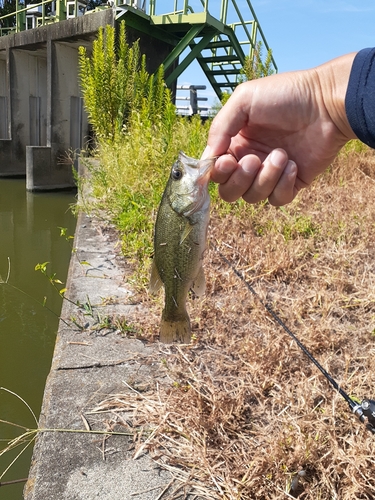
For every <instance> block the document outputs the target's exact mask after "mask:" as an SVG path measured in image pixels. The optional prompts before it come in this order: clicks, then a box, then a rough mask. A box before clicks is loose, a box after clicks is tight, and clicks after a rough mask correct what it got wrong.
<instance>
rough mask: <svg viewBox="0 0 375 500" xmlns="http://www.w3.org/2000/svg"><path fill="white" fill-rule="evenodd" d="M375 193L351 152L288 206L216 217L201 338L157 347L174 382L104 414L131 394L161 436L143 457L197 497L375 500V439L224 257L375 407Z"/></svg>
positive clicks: (153, 305) (374, 164)
mask: <svg viewBox="0 0 375 500" xmlns="http://www.w3.org/2000/svg"><path fill="white" fill-rule="evenodd" d="M374 193H375V155H374V153H373V152H372V151H365V152H361V153H356V152H349V153H347V154H342V155H341V156H340V158H339V159H338V160H337V161H336V163H335V164H334V165H333V169H332V171H331V172H327V173H326V174H324V175H323V176H321V178H320V179H318V180H317V181H316V182H315V184H314V186H313V187H312V188H311V189H309V190H307V191H304V192H302V193H301V194H300V197H299V198H298V200H296V201H295V202H294V203H293V204H291V205H290V206H288V207H286V208H285V209H283V210H280V209H276V208H273V207H271V206H269V205H260V206H257V207H247V208H243V207H242V208H241V207H236V206H233V207H232V211H231V212H230V213H227V214H226V215H225V214H224V215H223V214H222V213H223V211H221V215H218V214H219V210H217V209H215V208H214V209H213V210H212V222H211V229H210V232H209V240H210V245H209V249H208V251H207V254H206V257H205V269H206V277H207V285H208V287H207V288H208V289H207V293H206V296H205V297H204V298H203V299H196V300H191V301H190V314H191V319H192V325H193V331H194V333H195V336H196V338H195V340H194V342H193V343H192V344H191V345H186V346H185V345H184V346H163V345H160V354H159V356H158V361H159V362H160V364H161V366H162V369H163V370H164V371H165V373H166V375H167V377H168V380H169V383H167V384H165V385H164V386H156V387H155V388H154V389H153V390H152V391H150V392H149V393H145V394H142V395H140V394H136V393H134V394H133V395H132V396H125V395H122V396H118V397H113V398H111V399H108V400H107V401H103V403H102V404H101V405H100V408H101V409H110V408H116V409H121V408H123V409H125V408H127V407H128V405H129V398H133V399H134V401H136V405H135V407H136V409H134V408H133V410H132V414H133V418H134V422H135V424H137V425H150V426H151V427H152V428H153V432H152V434H151V436H149V437H148V439H147V441H146V442H143V443H142V444H139V446H140V447H142V448H141V449H140V452H141V451H142V450H144V449H147V450H149V452H150V453H151V455H152V456H153V457H154V458H155V460H157V461H158V462H160V463H162V464H164V466H165V467H172V470H174V471H175V473H176V474H178V475H179V478H180V480H181V481H182V482H185V483H186V485H189V488H190V491H191V492H194V493H195V494H196V495H198V497H199V498H209V499H228V500H229V499H230V500H240V499H241V500H248V499H259V500H269V499H285V498H295V497H298V498H300V499H304V500H307V499H309V500H318V499H323V500H328V499H340V500H355V499H358V500H359V499H374V498H375V476H374V474H373V470H374V466H375V460H374V458H373V457H374V455H375V437H374V436H373V435H371V434H370V433H369V432H368V431H367V430H366V428H365V427H364V426H363V425H362V424H360V423H359V422H358V421H357V420H356V418H355V417H354V416H353V415H351V413H350V411H349V408H348V405H347V403H346V402H345V401H343V400H342V398H341V397H340V396H339V395H337V394H336V393H335V392H334V391H333V389H332V388H331V386H330V385H329V384H328V382H327V381H326V380H325V379H324V377H323V376H322V375H321V374H320V372H318V370H317V369H316V367H315V366H314V365H313V364H312V363H311V362H310V361H309V360H308V359H307V358H306V356H305V355H304V354H303V353H302V352H301V351H300V350H299V349H298V347H297V346H296V344H295V343H294V342H292V341H291V339H290V338H289V337H288V336H287V334H286V333H285V332H284V331H283V330H281V328H280V327H279V326H278V325H276V324H275V323H274V321H273V319H272V318H271V317H270V316H269V314H268V313H267V312H266V311H265V309H264V307H263V306H262V305H261V304H260V303H259V301H257V300H256V299H255V298H254V297H253V296H252V295H251V294H250V293H249V291H248V290H247V289H246V287H245V286H244V284H243V283H242V282H241V281H240V280H239V279H238V277H237V276H236V275H235V274H234V273H233V271H232V270H231V269H229V268H228V266H227V264H226V263H225V262H223V260H222V259H221V258H220V256H219V255H218V253H217V251H216V247H218V248H220V250H221V251H222V252H223V253H224V254H225V255H226V257H227V258H228V259H229V260H230V261H232V262H233V263H235V265H236V267H237V268H238V270H240V271H242V273H244V275H245V276H246V278H247V279H248V280H249V281H250V282H251V283H252V284H253V286H254V288H255V289H256V291H257V293H258V294H259V296H260V297H261V298H262V300H264V301H265V302H267V303H269V304H271V305H272V307H273V309H274V310H276V311H277V312H278V313H279V314H280V316H281V317H282V318H283V320H284V321H285V322H286V323H287V325H288V326H289V328H290V329H291V330H292V331H293V332H294V333H295V334H296V335H297V336H298V337H299V339H300V340H301V341H302V342H303V343H304V344H305V345H306V347H307V348H308V349H309V350H310V351H311V353H312V354H313V355H314V356H315V357H316V358H317V359H318V360H319V362H320V363H321V364H322V365H323V367H324V368H325V369H326V370H327V371H328V372H329V373H330V374H331V375H332V376H333V377H334V378H335V379H336V380H337V382H339V383H340V384H341V385H342V387H343V388H344V390H345V391H346V392H348V393H349V394H350V395H351V396H355V397H358V398H359V399H362V398H363V397H368V398H373V397H374V396H375V393H374V389H373V385H374V377H375V356H374V354H375V336H374V332H375V293H374V282H375V261H374V257H375V255H374V253H375V252H374V241H375V201H374ZM227 211H228V210H227ZM147 300H149V301H150V302H149V306H150V314H149V316H148V317H147V318H143V319H140V318H137V323H138V327H139V328H140V329H142V332H143V335H146V336H148V337H149V338H152V336H156V335H157V330H158V323H159V319H160V312H161V304H162V302H161V301H162V299H161V298H160V299H158V300H157V301H156V302H155V301H154V302H151V299H147ZM133 403H134V402H133ZM302 470H303V471H305V472H306V474H305V475H304V476H297V473H298V471H302ZM297 477H298V478H300V479H299V482H297ZM292 482H293V488H292ZM189 498H190V497H189Z"/></svg>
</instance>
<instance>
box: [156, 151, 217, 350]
mask: <svg viewBox="0 0 375 500" xmlns="http://www.w3.org/2000/svg"><path fill="white" fill-rule="evenodd" d="M215 160H216V158H208V159H207V160H195V159H194V158H189V157H188V156H186V155H185V154H184V153H182V152H181V153H180V154H179V156H178V159H177V161H176V162H175V163H174V165H173V167H172V170H171V175H170V177H169V180H168V183H167V186H166V188H165V191H164V194H163V197H162V200H161V203H160V206H159V210H158V215H157V218H156V223H155V235H154V250H155V253H154V260H153V265H152V271H151V280H150V292H151V293H155V292H156V291H157V290H159V288H160V287H161V286H162V285H164V290H165V306H164V309H163V313H162V318H161V324H160V341H161V342H165V343H171V342H183V343H189V342H190V339H191V327H190V319H189V315H188V313H187V311H186V299H187V295H188V292H189V290H190V289H192V290H193V291H194V292H195V294H196V295H198V296H200V295H203V294H204V292H205V289H206V282H205V278H204V272H203V267H202V261H203V253H204V250H205V248H206V238H207V228H208V222H209V217H210V214H209V211H210V197H209V194H208V183H209V178H210V170H211V168H212V167H213V165H214V163H215Z"/></svg>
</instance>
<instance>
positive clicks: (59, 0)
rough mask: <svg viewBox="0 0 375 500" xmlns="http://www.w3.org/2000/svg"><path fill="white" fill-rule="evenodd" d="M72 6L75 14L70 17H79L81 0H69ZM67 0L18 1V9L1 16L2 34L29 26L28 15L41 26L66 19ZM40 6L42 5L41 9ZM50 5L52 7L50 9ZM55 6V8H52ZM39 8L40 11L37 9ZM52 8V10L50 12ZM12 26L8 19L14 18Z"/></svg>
mask: <svg viewBox="0 0 375 500" xmlns="http://www.w3.org/2000/svg"><path fill="white" fill-rule="evenodd" d="M69 3H71V4H73V5H72V6H73V7H74V8H73V11H74V14H73V15H72V16H70V17H77V16H79V15H82V14H81V13H80V11H79V5H80V2H79V0H69ZM67 4H68V1H67V0H42V1H41V2H39V3H32V4H28V5H26V6H25V5H23V4H20V3H19V2H17V3H16V10H15V11H14V12H11V13H9V14H6V15H4V16H1V17H0V36H4V35H9V34H11V33H18V32H20V31H24V30H26V29H30V27H28V24H27V21H28V19H27V18H28V17H30V20H31V18H34V19H35V26H33V27H36V28H39V27H40V26H45V25H46V24H51V23H55V22H59V21H64V20H65V19H66V18H67ZM39 7H41V9H40V11H39V9H38V8H39ZM48 7H51V8H50V9H48ZM52 7H53V10H52ZM35 9H38V11H35ZM48 10H50V12H48ZM12 18H13V20H14V21H13V22H12V23H11V24H13V25H12V26H5V25H6V24H8V23H7V21H8V20H10V21H11V20H12Z"/></svg>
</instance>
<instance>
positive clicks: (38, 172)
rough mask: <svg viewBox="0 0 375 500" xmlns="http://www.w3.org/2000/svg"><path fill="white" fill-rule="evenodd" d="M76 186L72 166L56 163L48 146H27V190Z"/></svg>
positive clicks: (46, 189) (49, 189)
mask: <svg viewBox="0 0 375 500" xmlns="http://www.w3.org/2000/svg"><path fill="white" fill-rule="evenodd" d="M73 187H75V182H74V178H73V173H72V167H71V166H69V165H54V164H53V162H52V151H51V148H50V147H48V146H26V189H27V191H52V190H57V189H59V190H60V189H69V188H73Z"/></svg>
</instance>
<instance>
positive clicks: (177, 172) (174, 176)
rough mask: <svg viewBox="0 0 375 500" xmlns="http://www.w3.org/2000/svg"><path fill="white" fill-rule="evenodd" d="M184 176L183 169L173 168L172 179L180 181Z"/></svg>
mask: <svg viewBox="0 0 375 500" xmlns="http://www.w3.org/2000/svg"><path fill="white" fill-rule="evenodd" d="M181 178H182V170H181V169H179V168H174V169H173V170H172V179H174V180H175V181H179V180H180V179H181Z"/></svg>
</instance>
